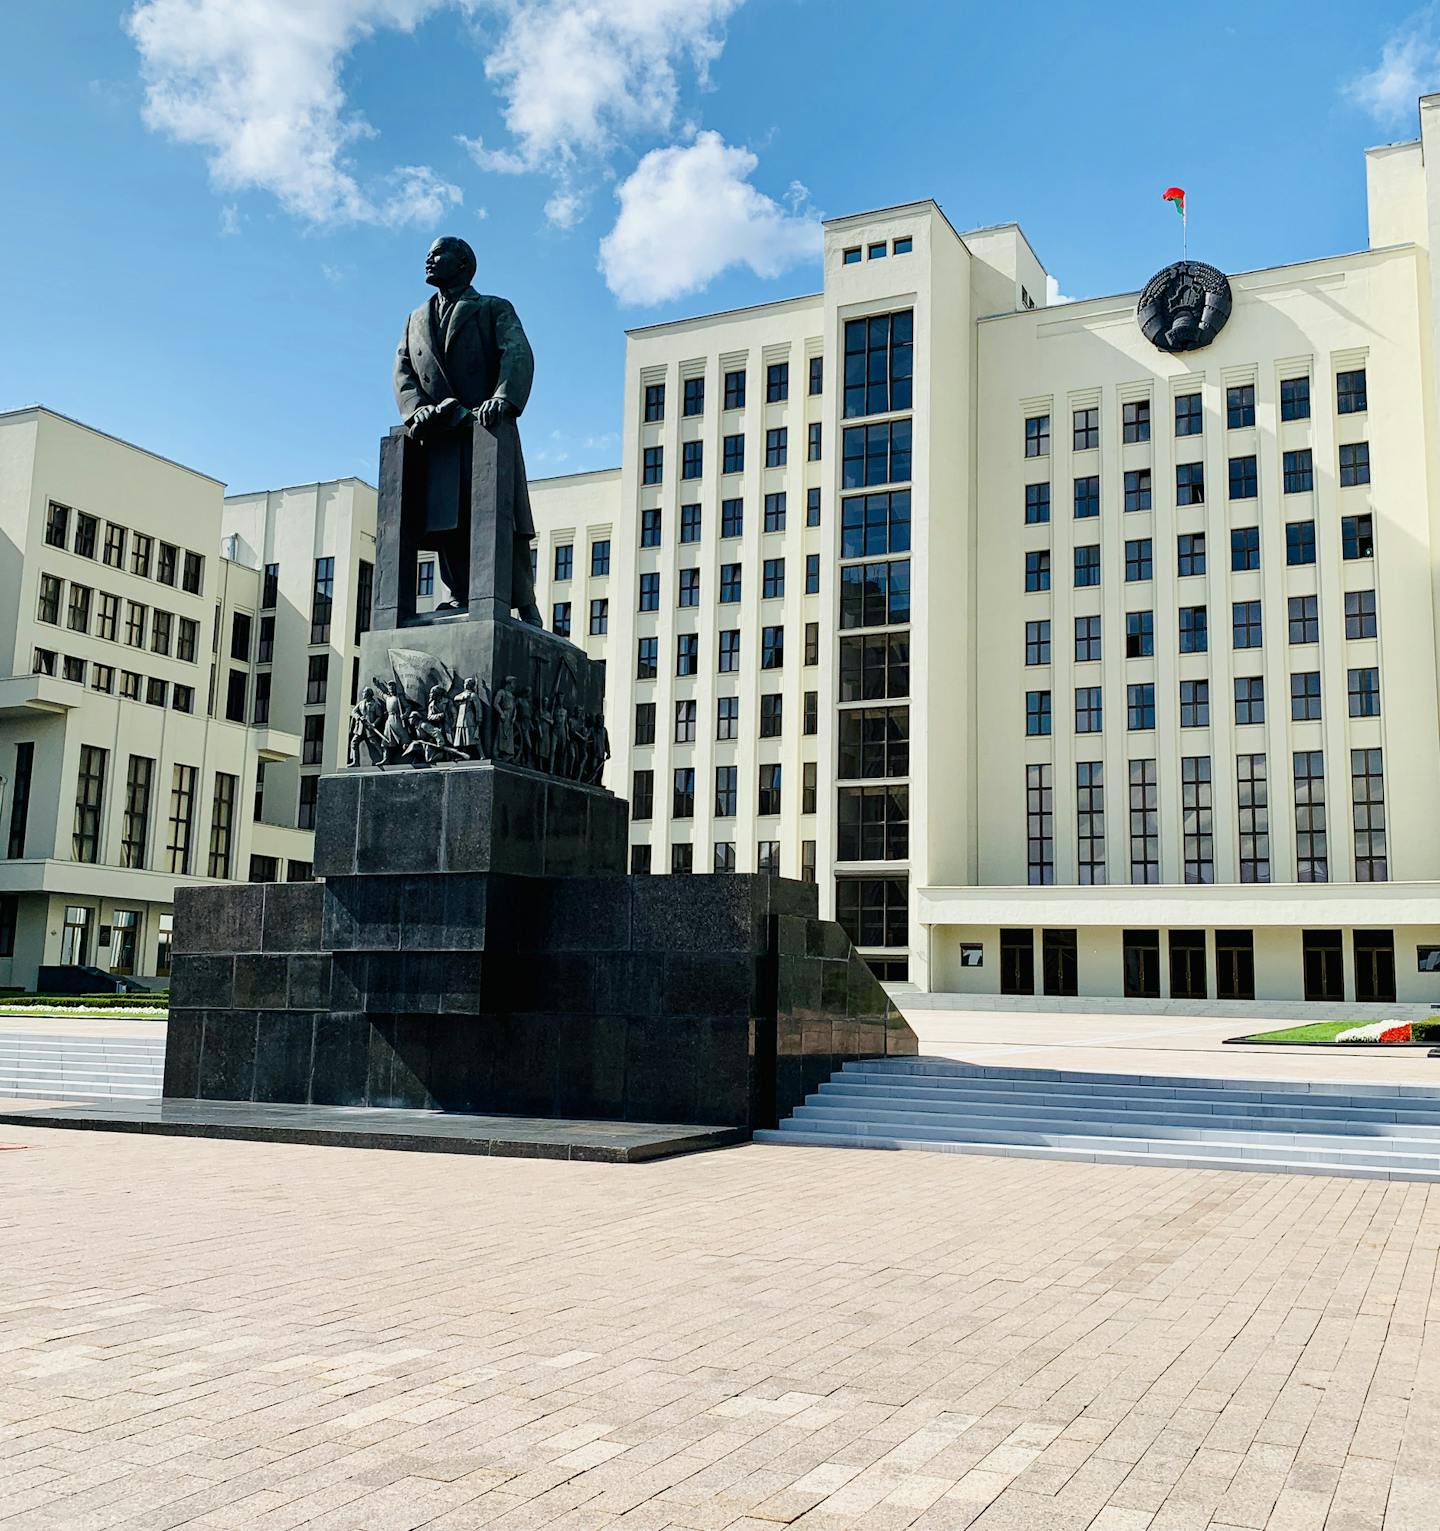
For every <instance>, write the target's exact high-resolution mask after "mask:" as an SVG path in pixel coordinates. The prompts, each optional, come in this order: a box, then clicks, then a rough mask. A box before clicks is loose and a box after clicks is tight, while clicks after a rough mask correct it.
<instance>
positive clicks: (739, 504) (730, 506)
mask: <svg viewBox="0 0 1440 1531" xmlns="http://www.w3.org/2000/svg"><path fill="white" fill-rule="evenodd" d="M744 531H745V502H744V500H721V502H720V535H721V536H722V537H739V536H741V535H743V533H744Z"/></svg>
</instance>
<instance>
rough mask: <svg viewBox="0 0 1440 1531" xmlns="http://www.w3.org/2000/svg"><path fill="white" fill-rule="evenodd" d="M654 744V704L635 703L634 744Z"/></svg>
mask: <svg viewBox="0 0 1440 1531" xmlns="http://www.w3.org/2000/svg"><path fill="white" fill-rule="evenodd" d="M654 742H655V703H654V702H636V704H635V743H636V744H654Z"/></svg>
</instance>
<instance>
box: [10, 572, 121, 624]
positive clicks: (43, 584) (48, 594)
mask: <svg viewBox="0 0 1440 1531" xmlns="http://www.w3.org/2000/svg"><path fill="white" fill-rule="evenodd" d="M60 590H61V581H60V580H59V579H57V578H56V577H55V575H53V574H42V575H41V576H40V599H39V602H38V603H37V605H36V609H35V620H36V621H37V622H50V623H57V622H59V620H60ZM141 609H142V610H143V609H144V608H143V607H142V608H141Z"/></svg>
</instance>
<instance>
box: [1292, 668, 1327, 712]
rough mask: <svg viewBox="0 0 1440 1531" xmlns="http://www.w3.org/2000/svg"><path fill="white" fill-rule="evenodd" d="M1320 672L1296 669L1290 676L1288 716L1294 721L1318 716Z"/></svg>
mask: <svg viewBox="0 0 1440 1531" xmlns="http://www.w3.org/2000/svg"><path fill="white" fill-rule="evenodd" d="M1320 715H1321V713H1320V672H1319V670H1297V671H1296V672H1295V673H1294V674H1293V675H1291V677H1290V717H1291V719H1292V721H1294V722H1296V723H1307V722H1309V723H1313V722H1316V721H1318V719H1319V718H1320Z"/></svg>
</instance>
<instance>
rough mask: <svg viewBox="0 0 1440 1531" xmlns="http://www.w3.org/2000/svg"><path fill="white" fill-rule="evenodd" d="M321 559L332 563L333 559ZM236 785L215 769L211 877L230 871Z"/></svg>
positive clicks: (224, 773) (236, 781)
mask: <svg viewBox="0 0 1440 1531" xmlns="http://www.w3.org/2000/svg"><path fill="white" fill-rule="evenodd" d="M321 561H322V562H332V563H333V560H321ZM312 779H313V778H312ZM303 780H304V778H302V781H303ZM238 787H239V780H238V778H236V777H234V776H231V775H230V774H229V773H228V772H225V771H216V773H215V795H214V797H213V799H212V800H211V804H210V860H209V863H208V867H207V870H208V873H209V875H210V876H211V877H221V878H224V877H229V876H230V873H231V863H232V860H233V857H234V845H233V838H234V830H235V797H236V790H237V788H238Z"/></svg>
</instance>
